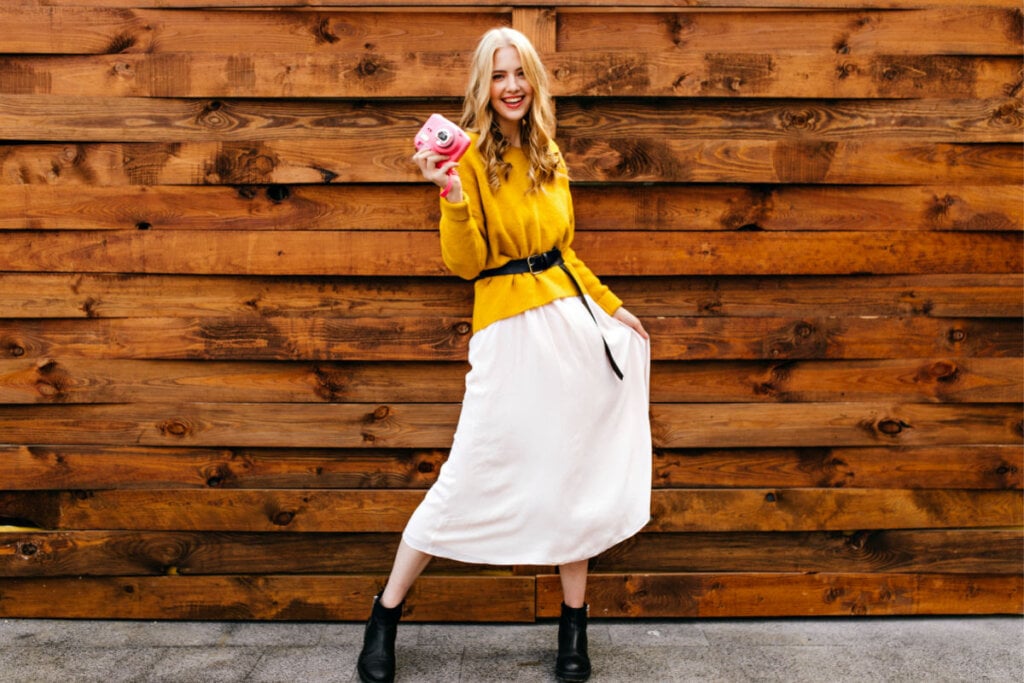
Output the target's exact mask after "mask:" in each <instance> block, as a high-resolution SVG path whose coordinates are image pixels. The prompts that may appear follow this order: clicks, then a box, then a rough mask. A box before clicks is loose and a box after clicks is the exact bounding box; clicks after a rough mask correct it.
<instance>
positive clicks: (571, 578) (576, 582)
mask: <svg viewBox="0 0 1024 683" xmlns="http://www.w3.org/2000/svg"><path fill="white" fill-rule="evenodd" d="M558 575H559V576H560V577H561V579H562V602H564V603H565V604H566V606H568V607H575V608H579V607H583V605H584V604H585V603H586V595H587V560H580V561H579V562H571V563H569V564H563V565H561V566H559V567H558Z"/></svg>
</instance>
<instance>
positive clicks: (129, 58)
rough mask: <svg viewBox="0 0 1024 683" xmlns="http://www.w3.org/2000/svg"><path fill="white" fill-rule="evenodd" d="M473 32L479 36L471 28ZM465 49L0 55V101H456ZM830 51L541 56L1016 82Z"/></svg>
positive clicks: (652, 74) (729, 85)
mask: <svg viewBox="0 0 1024 683" xmlns="http://www.w3.org/2000/svg"><path fill="white" fill-rule="evenodd" d="M481 33H482V32H481ZM474 44H475V40H474V41H466V42H465V44H463V45H461V46H458V47H455V48H452V49H448V50H443V49H440V50H439V49H438V48H434V49H433V50H431V51H414V52H405V51H401V50H399V49H397V48H394V49H393V50H391V51H386V52H385V51H381V52H377V51H373V50H365V49H359V50H351V49H350V50H349V51H346V52H334V53H324V52H313V51H310V52H297V51H293V52H277V53H265V52H260V51H258V50H252V51H248V52H242V53H214V54H210V53H192V52H159V53H154V54H137V53H119V54H99V55H90V56H85V57H78V56H63V55H59V56H50V55H45V56H43V55H41V56H36V55H16V56H5V57H2V58H0V93H2V94H5V95H6V94H11V95H55V96H60V97H66V96H89V95H94V94H95V93H107V94H109V95H114V96H118V97H175V98H182V97H187V98H241V97H257V98H275V99H276V98H287V97H298V98H373V99H376V98H389V97H402V96H404V97H416V98H430V97H443V98H457V97H461V96H462V95H463V94H464V91H465V79H466V75H465V74H466V71H465V69H466V64H467V62H468V61H469V58H470V57H471V55H472V50H473V47H474ZM890 49H891V52H889V53H881V54H878V53H875V54H868V55H864V56H861V55H836V54H832V53H831V52H828V53H814V52H811V53H805V52H789V53H785V52H783V53H779V52H771V51H763V52H754V53H749V52H746V51H744V50H743V48H742V47H738V48H736V49H735V51H733V52H730V51H723V50H722V49H721V48H720V49H718V50H715V51H714V52H710V53H691V52H685V51H673V52H654V53H630V52H622V51H610V50H606V49H604V48H603V46H601V47H600V48H598V49H595V50H587V51H583V50H580V51H577V52H556V53H554V54H549V55H546V56H545V60H544V61H545V67H546V68H547V69H548V71H549V72H550V73H551V75H552V82H551V92H552V94H553V95H554V96H555V97H598V96H601V97H727V98H745V97H770V98H808V99H863V98H897V99H905V98H921V97H925V98H935V99H940V98H944V97H955V98H959V99H989V98H995V97H1005V96H1006V95H1007V94H1011V93H1013V92H1014V91H1015V86H1017V84H1018V83H1019V80H1020V76H1019V72H1018V69H1019V60H1018V59H1017V58H1016V57H1003V56H974V55H913V54H911V55H905V54H902V51H901V49H900V48H898V47H895V46H893V47H892V48H890Z"/></svg>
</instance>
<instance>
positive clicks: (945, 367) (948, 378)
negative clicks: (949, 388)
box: [931, 361, 960, 384]
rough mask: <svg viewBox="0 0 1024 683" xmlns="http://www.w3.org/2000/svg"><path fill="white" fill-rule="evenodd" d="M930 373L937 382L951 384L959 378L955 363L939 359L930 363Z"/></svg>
mask: <svg viewBox="0 0 1024 683" xmlns="http://www.w3.org/2000/svg"><path fill="white" fill-rule="evenodd" d="M931 375H932V377H934V378H935V381H937V382H942V383H943V384H953V383H954V382H956V381H957V380H958V379H960V368H959V367H958V366H957V365H956V364H955V363H949V362H946V361H939V362H938V363H934V364H933V365H932V367H931Z"/></svg>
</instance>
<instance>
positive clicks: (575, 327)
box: [403, 297, 651, 565]
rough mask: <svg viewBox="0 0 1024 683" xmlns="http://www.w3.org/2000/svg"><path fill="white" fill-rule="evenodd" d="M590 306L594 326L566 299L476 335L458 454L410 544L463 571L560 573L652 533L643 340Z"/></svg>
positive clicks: (410, 527) (430, 495)
mask: <svg viewBox="0 0 1024 683" xmlns="http://www.w3.org/2000/svg"><path fill="white" fill-rule="evenodd" d="M588 303H589V304H590V310H592V311H593V312H594V315H595V316H596V317H597V320H598V324H596V325H595V323H594V319H593V318H591V317H590V314H589V313H587V311H586V309H585V308H584V306H583V303H582V302H581V301H580V299H579V297H569V298H565V299H557V300H555V301H553V302H551V303H549V304H547V305H545V306H542V307H540V308H535V309H531V310H528V311H526V312H525V313H522V314H520V315H517V316H515V317H512V318H507V319H504V320H500V321H498V322H495V323H492V324H490V325H488V326H487V327H485V328H484V329H482V330H480V331H479V332H477V333H476V334H475V335H474V336H473V338H472V339H471V340H470V344H469V362H470V365H471V369H470V372H469V374H467V375H466V394H465V398H464V399H463V403H462V412H461V415H460V417H459V423H458V427H457V429H456V432H455V438H454V441H453V444H452V449H451V453H450V455H449V457H448V460H447V462H445V464H444V465H443V466H442V467H441V471H440V473H439V475H438V479H437V481H436V482H435V483H434V485H433V486H432V487H431V488H430V490H429V491H428V492H427V495H426V497H425V498H424V500H423V502H422V503H421V504H420V505H419V507H418V508H417V509H416V511H415V512H414V513H413V515H412V517H410V519H409V522H408V524H407V526H406V529H405V532H404V534H403V539H404V540H405V542H406V543H407V544H408V545H410V546H412V547H413V548H415V549H417V550H420V551H422V552H425V553H427V554H429V555H434V556H440V557H447V558H450V559H454V560H459V561H462V562H473V563H480V564H495V565H510V564H540V565H557V564H565V563H568V562H575V561H578V560H584V559H588V558H590V557H593V556H595V555H597V554H599V553H601V552H602V551H604V550H606V549H608V548H610V547H611V546H613V545H615V544H616V543H619V542H620V541H623V540H625V539H626V538H629V537H630V536H632V535H633V534H635V533H636V532H637V531H639V530H640V529H641V528H642V527H643V526H645V525H646V524H647V522H648V521H649V519H650V507H651V428H650V418H649V416H648V405H649V401H650V389H649V381H650V347H649V343H648V342H647V340H645V339H643V338H642V337H641V336H640V335H639V334H637V333H636V332H635V331H634V330H632V329H631V328H630V327H628V326H626V325H624V324H622V323H620V322H619V321H617V320H615V319H614V318H612V317H611V316H609V315H608V314H606V313H605V312H604V311H603V310H602V309H601V308H600V307H599V306H597V305H596V304H595V303H594V302H593V301H592V300H590V299H589V298H588ZM599 326H600V333H603V335H604V338H605V340H607V342H608V345H609V347H610V348H611V351H612V354H613V356H614V357H615V360H616V362H617V363H618V365H619V367H620V368H621V369H622V371H623V374H624V376H625V379H624V380H619V379H618V378H617V377H616V376H615V374H614V373H613V371H612V368H611V366H610V365H609V363H608V359H607V358H606V356H605V351H604V346H603V344H602V342H601V334H599V329H598V327H599Z"/></svg>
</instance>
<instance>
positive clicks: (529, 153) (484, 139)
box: [462, 27, 560, 192]
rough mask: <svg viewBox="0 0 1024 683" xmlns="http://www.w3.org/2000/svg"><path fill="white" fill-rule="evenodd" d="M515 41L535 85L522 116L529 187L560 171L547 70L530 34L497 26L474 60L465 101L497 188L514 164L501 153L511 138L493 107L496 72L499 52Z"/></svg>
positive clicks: (468, 124) (469, 124)
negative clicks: (500, 126)
mask: <svg viewBox="0 0 1024 683" xmlns="http://www.w3.org/2000/svg"><path fill="white" fill-rule="evenodd" d="M503 47H514V48H515V49H516V50H517V51H518V52H519V59H520V61H521V62H522V64H523V75H524V76H525V77H526V80H527V82H528V83H529V84H530V86H531V87H532V88H533V102H532V104H531V105H530V111H529V112H528V114H527V115H526V116H525V117H524V118H523V120H522V122H521V124H520V125H521V126H522V139H521V144H522V146H523V151H524V152H525V153H526V157H527V159H528V160H529V162H530V192H535V191H537V190H538V189H539V188H540V187H541V186H542V185H544V184H546V183H549V182H551V181H552V180H554V178H555V174H556V172H557V171H558V166H559V161H560V159H559V156H558V155H557V154H556V153H555V152H554V151H553V150H552V149H551V141H552V140H553V139H554V137H555V110H554V106H553V105H552V102H551V91H550V89H549V87H548V75H547V72H546V71H545V70H544V65H543V64H542V63H541V61H540V56H539V55H538V54H537V50H536V49H534V47H533V43H531V42H530V39H529V38H527V37H526V36H524V35H523V34H522V33H520V32H519V31H517V30H515V29H512V28H505V27H501V28H494V29H491V30H490V31H488V32H487V33H485V34H484V35H483V37H482V38H481V39H480V43H479V44H478V45H477V47H476V52H475V53H474V54H473V61H472V64H471V66H470V74H469V85H468V86H467V87H466V97H465V99H464V100H463V103H462V127H463V128H466V129H467V130H471V131H474V132H476V133H479V134H480V139H479V140H478V141H477V147H478V148H479V149H480V153H481V155H482V156H483V158H484V161H485V162H486V164H487V180H488V182H489V184H490V186H491V187H492V188H493V189H495V190H497V189H498V187H500V185H501V181H502V179H507V178H508V174H509V172H510V171H511V169H512V165H511V164H509V163H508V162H507V161H505V160H504V159H503V158H502V155H503V154H504V152H505V150H507V149H508V147H509V145H510V144H511V143H510V141H509V140H506V139H505V136H504V135H502V133H501V129H500V128H499V126H498V122H497V121H496V120H495V118H494V110H493V109H491V74H492V72H493V70H494V53H496V52H497V51H498V50H499V49H501V48H503Z"/></svg>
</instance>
